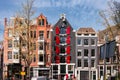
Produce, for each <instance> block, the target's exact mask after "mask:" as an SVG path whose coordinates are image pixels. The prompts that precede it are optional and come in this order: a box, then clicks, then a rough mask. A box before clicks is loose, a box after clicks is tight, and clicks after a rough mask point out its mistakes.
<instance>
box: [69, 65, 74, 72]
mask: <svg viewBox="0 0 120 80" xmlns="http://www.w3.org/2000/svg"><path fill="white" fill-rule="evenodd" d="M73 69H74V66H73V65H68V74H69V73H73Z"/></svg>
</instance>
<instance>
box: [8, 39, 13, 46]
mask: <svg viewBox="0 0 120 80" xmlns="http://www.w3.org/2000/svg"><path fill="white" fill-rule="evenodd" d="M8 48H12V40H8Z"/></svg>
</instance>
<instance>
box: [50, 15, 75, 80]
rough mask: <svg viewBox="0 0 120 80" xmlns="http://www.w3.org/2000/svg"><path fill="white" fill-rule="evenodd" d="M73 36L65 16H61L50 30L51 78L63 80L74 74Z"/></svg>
mask: <svg viewBox="0 0 120 80" xmlns="http://www.w3.org/2000/svg"><path fill="white" fill-rule="evenodd" d="M74 36H75V35H74V32H73V28H72V27H71V25H70V24H69V22H68V21H67V19H66V18H65V16H62V17H61V18H60V19H59V20H58V22H57V23H56V24H55V25H54V27H53V31H52V46H53V47H52V64H51V67H52V79H60V80H64V79H65V78H70V77H71V76H72V75H74V66H75V43H74V41H75V38H74ZM55 71H56V72H55Z"/></svg>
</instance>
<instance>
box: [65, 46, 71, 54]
mask: <svg viewBox="0 0 120 80" xmlns="http://www.w3.org/2000/svg"><path fill="white" fill-rule="evenodd" d="M66 51H67V54H70V46H67V50H66Z"/></svg>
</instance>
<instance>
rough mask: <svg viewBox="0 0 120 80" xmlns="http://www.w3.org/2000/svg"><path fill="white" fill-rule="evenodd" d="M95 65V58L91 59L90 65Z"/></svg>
mask: <svg viewBox="0 0 120 80" xmlns="http://www.w3.org/2000/svg"><path fill="white" fill-rule="evenodd" d="M94 66H95V60H93V59H92V60H91V67H94Z"/></svg>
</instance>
